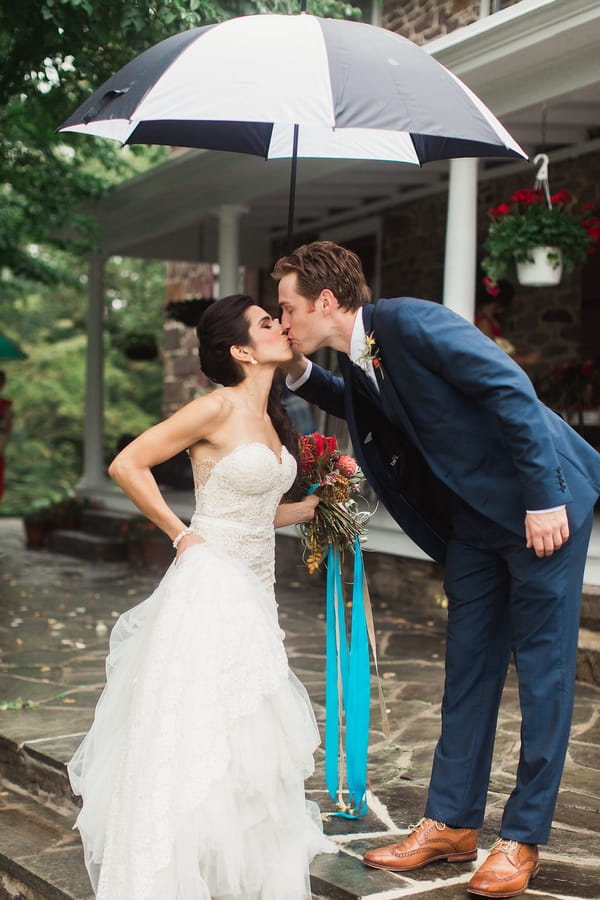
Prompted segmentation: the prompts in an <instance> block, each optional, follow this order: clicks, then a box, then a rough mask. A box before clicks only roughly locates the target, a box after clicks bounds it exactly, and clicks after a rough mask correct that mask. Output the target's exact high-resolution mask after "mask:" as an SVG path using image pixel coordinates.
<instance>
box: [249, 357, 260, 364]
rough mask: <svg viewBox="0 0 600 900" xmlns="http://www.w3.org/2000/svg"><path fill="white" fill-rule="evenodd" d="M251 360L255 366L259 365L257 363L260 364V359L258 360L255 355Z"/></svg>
mask: <svg viewBox="0 0 600 900" xmlns="http://www.w3.org/2000/svg"><path fill="white" fill-rule="evenodd" d="M250 362H251V363H252V365H253V366H257V365H258V360H257V359H254V357H253V356H251V357H250Z"/></svg>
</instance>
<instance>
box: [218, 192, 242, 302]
mask: <svg viewBox="0 0 600 900" xmlns="http://www.w3.org/2000/svg"><path fill="white" fill-rule="evenodd" d="M247 212H248V207H246V206H241V205H238V204H235V203H224V204H223V205H222V206H220V207H219V209H218V213H217V215H218V220H219V247H218V256H219V296H220V297H227V296H228V295H229V294H237V293H238V291H239V289H240V286H239V282H240V275H239V259H240V228H239V225H240V216H242V215H243V214H244V213H247Z"/></svg>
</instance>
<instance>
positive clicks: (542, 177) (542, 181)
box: [533, 153, 552, 209]
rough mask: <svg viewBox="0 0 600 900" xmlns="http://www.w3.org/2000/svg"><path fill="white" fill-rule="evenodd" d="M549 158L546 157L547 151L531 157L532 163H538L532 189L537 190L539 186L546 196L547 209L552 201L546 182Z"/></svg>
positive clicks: (548, 185) (550, 206)
mask: <svg viewBox="0 0 600 900" xmlns="http://www.w3.org/2000/svg"><path fill="white" fill-rule="evenodd" d="M549 162H550V160H549V159H548V154H547V153H538V154H536V156H534V157H533V164H534V165H538V164H539V167H538V170H537V173H536V176H535V183H534V185H533V187H534V190H538V189H539V188H541V189H542V190H543V191H544V196H545V198H546V203H547V204H548V209H552V201H551V200H550V184H549V182H548V164H549Z"/></svg>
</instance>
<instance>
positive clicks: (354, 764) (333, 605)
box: [325, 537, 371, 819]
mask: <svg viewBox="0 0 600 900" xmlns="http://www.w3.org/2000/svg"><path fill="white" fill-rule="evenodd" d="M363 571H364V568H363V557H362V549H361V546H360V541H359V539H358V537H356V538H355V543H354V577H353V582H354V583H353V587H352V623H351V629H350V645H349V646H348V641H347V636H346V618H345V610H344V597H343V589H342V566H341V558H340V554H339V551H338V550H337V548H335V547H333V546H331V545H330V546H329V548H328V552H327V603H326V606H327V632H326V663H325V675H326V681H325V782H326V784H327V789H328V791H329V795H330V797H331V799H332V800H334V801H336V803H338V805H340V806H341V803H340V776H341V775H342V773H341V772H340V769H341V762H342V759H343V749H344V747H343V746H342V745H343V743H344V741H343V740H342V733H343V727H342V726H343V724H344V722H345V726H346V727H345V759H346V781H347V785H348V802H347V803H346V804H345V808H344V809H340V810H339V811H338V812H336V813H335V815H337V816H342V817H344V818H349V819H356V818H361V817H362V816H364V814H365V813H366V812H367V801H366V789H367V755H368V746H369V717H370V708H371V685H370V666H369V641H368V634H367V623H366V618H365V606H364V594H363Z"/></svg>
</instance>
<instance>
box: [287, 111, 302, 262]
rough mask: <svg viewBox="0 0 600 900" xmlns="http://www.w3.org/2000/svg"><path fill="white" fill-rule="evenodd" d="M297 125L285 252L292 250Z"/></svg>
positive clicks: (293, 148) (293, 149) (296, 165)
mask: <svg viewBox="0 0 600 900" xmlns="http://www.w3.org/2000/svg"><path fill="white" fill-rule="evenodd" d="M298 130H299V127H298V125H294V141H293V146H292V167H291V169H290V197H289V201H288V229H287V252H288V254H290V253H291V252H292V238H293V234H294V207H295V205H296V169H297V167H298Z"/></svg>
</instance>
